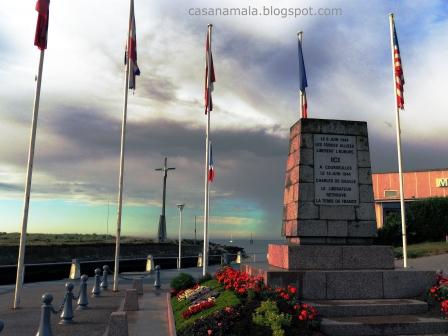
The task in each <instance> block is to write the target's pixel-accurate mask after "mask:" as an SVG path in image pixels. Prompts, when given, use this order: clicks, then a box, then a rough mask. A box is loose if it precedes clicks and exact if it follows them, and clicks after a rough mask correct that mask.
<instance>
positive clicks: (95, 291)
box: [92, 268, 101, 297]
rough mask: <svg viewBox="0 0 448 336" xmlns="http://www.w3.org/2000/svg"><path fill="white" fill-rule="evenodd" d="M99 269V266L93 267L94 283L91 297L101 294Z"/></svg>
mask: <svg viewBox="0 0 448 336" xmlns="http://www.w3.org/2000/svg"><path fill="white" fill-rule="evenodd" d="M100 283H101V270H100V269H99V268H96V269H95V284H94V285H93V289H92V297H99V296H100V295H101V286H100Z"/></svg>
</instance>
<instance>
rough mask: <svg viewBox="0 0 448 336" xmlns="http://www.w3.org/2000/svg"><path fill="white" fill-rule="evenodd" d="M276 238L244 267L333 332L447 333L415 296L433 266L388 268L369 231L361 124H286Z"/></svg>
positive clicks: (346, 335)
mask: <svg viewBox="0 0 448 336" xmlns="http://www.w3.org/2000/svg"><path fill="white" fill-rule="evenodd" d="M283 205H284V206H283V220H282V235H283V236H285V238H286V242H285V243H284V244H269V246H268V254H267V263H243V264H242V265H241V269H242V271H244V272H246V273H248V274H250V275H252V276H259V275H261V276H262V277H263V279H264V282H265V283H266V284H267V285H268V286H272V287H287V286H288V285H293V286H296V287H297V295H298V297H299V298H300V299H301V300H303V301H304V302H308V303H310V304H312V305H314V306H315V307H316V308H317V309H318V311H320V312H321V316H322V317H323V319H322V324H321V326H322V328H321V330H322V332H324V333H325V334H326V335H332V336H350V335H356V336H361V335H369V336H373V335H429V334H442V333H448V321H441V320H440V319H437V318H435V317H427V316H426V315H425V313H427V312H428V304H427V303H426V302H423V301H419V300H415V298H418V297H422V296H424V295H425V294H426V293H427V290H428V289H429V288H430V287H431V286H432V285H434V284H435V282H436V273H435V272H434V271H419V270H414V269H394V253H393V249H392V247H390V246H380V245H373V240H374V239H375V237H376V236H377V229H376V221H375V212H374V198H373V187H372V178H371V165H370V153H369V142H368V134H367V124H366V123H365V122H359V121H346V120H324V119H301V120H299V121H298V122H297V123H295V124H294V125H293V126H292V127H291V133H290V142H289V154H288V159H287V163H286V176H285V189H284V203H283Z"/></svg>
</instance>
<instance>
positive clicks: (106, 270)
mask: <svg viewBox="0 0 448 336" xmlns="http://www.w3.org/2000/svg"><path fill="white" fill-rule="evenodd" d="M108 273H109V266H107V265H104V266H103V280H102V281H101V284H100V287H101V289H104V290H107V287H109V283H108V282H107V274H108Z"/></svg>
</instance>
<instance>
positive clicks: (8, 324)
mask: <svg viewBox="0 0 448 336" xmlns="http://www.w3.org/2000/svg"><path fill="white" fill-rule="evenodd" d="M217 269H218V266H212V267H210V273H214V272H215V271H216V270H217ZM180 272H186V273H190V274H191V275H193V276H194V277H195V278H198V277H200V276H201V275H202V269H201V268H187V269H181V270H177V269H173V270H162V271H161V284H162V290H160V291H155V290H154V289H153V284H154V275H152V274H151V275H150V276H146V277H145V278H144V279H143V284H144V293H145V294H144V295H143V296H142V297H140V299H139V304H140V311H137V312H128V320H129V335H131V336H140V335H154V336H158V335H161V336H162V335H163V336H166V335H169V333H168V328H169V325H168V305H167V296H166V295H167V293H168V290H169V283H170V281H171V279H173V278H174V277H175V276H176V275H178V274H179V273H180ZM143 274H144V273H141V275H140V276H142V275H143ZM123 276H124V277H126V278H129V279H120V282H119V289H120V291H119V292H116V293H114V292H112V291H111V290H108V291H103V292H102V294H101V297H99V298H90V297H89V307H90V308H91V309H89V310H84V311H74V315H75V317H74V321H75V322H76V323H74V324H72V325H59V324H58V322H59V320H60V318H59V314H58V315H53V316H52V317H51V323H52V329H53V334H54V335H55V336H75V335H77V336H78V335H88V336H102V335H103V334H104V332H105V330H106V328H107V324H108V322H109V317H110V314H111V313H112V312H114V311H117V310H118V309H119V306H120V303H121V302H122V300H123V297H124V293H125V289H127V288H131V283H132V280H131V279H132V278H133V277H139V276H138V275H135V274H134V275H131V274H123ZM66 281H67V280H59V281H49V282H37V283H30V284H25V285H24V287H23V292H22V300H21V308H20V309H17V310H14V309H11V306H12V303H13V298H14V286H13V285H7V286H0V320H1V321H3V322H4V323H5V326H4V330H3V331H2V332H1V334H0V335H1V336H33V335H35V334H36V332H37V329H38V327H39V318H40V306H41V303H42V300H41V297H42V295H43V294H44V293H51V294H53V297H54V300H53V306H54V307H55V309H58V308H59V305H60V304H61V302H62V300H63V298H64V294H65V283H66ZM73 283H74V284H75V289H74V291H73V292H74V293H75V294H76V295H77V294H78V290H79V282H78V281H73ZM92 286H93V278H89V282H88V290H89V291H90V290H91V289H92ZM74 307H76V302H74Z"/></svg>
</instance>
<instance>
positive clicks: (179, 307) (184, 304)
mask: <svg viewBox="0 0 448 336" xmlns="http://www.w3.org/2000/svg"><path fill="white" fill-rule="evenodd" d="M202 285H203V286H207V287H210V288H211V289H212V290H216V291H219V292H221V294H220V295H219V296H218V297H217V298H216V301H215V303H216V304H215V305H214V306H213V307H211V308H209V309H206V310H203V311H202V312H200V313H198V314H196V315H193V316H191V317H190V318H189V319H184V318H183V317H182V312H183V311H184V310H185V309H187V308H188V306H189V305H190V302H189V301H188V300H183V301H181V302H178V301H177V298H176V297H173V298H172V299H171V304H172V306H173V313H174V320H175V322H176V330H177V331H182V330H185V329H186V328H187V327H189V326H191V325H192V324H193V323H194V322H195V321H196V320H197V319H199V318H201V317H206V316H209V315H211V314H213V313H214V312H217V311H219V310H221V309H224V308H225V307H228V306H237V305H239V304H240V303H241V301H240V299H239V298H238V297H237V296H236V294H235V293H234V292H233V291H229V290H227V291H225V290H224V289H223V287H222V286H221V285H220V284H219V283H218V281H216V280H209V281H206V282H204V283H203V284H202Z"/></svg>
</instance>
